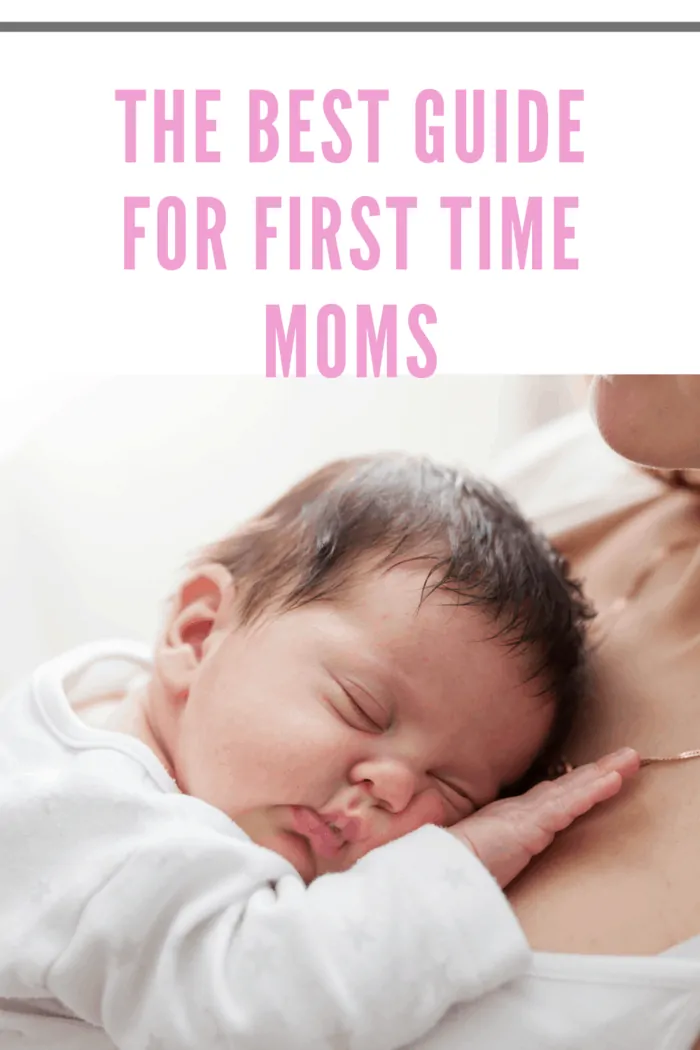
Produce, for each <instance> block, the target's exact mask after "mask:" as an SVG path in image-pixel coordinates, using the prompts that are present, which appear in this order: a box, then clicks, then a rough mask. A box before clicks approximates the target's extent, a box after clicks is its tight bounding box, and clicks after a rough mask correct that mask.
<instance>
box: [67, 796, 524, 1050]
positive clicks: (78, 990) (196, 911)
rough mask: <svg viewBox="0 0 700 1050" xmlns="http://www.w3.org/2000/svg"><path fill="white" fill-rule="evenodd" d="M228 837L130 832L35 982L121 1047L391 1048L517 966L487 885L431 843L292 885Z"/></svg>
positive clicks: (513, 937) (516, 952)
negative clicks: (43, 977) (40, 980)
mask: <svg viewBox="0 0 700 1050" xmlns="http://www.w3.org/2000/svg"><path fill="white" fill-rule="evenodd" d="M190 801H194V800H190ZM200 805H202V806H203V804H200ZM206 808H207V809H208V808H209V807H206ZM125 827H126V826H125ZM228 827H229V828H230V830H228V829H227V828H226V827H225V826H224V824H223V823H220V824H219V826H204V825H203V824H201V823H197V822H195V821H189V822H179V823H178V822H172V821H170V822H165V823H164V822H163V821H159V820H153V821H150V822H149V821H148V820H145V821H144V820H143V818H141V819H140V820H139V822H138V830H137V831H136V832H133V833H131V837H130V839H129V849H128V851H126V852H125V853H124V855H123V856H122V858H121V860H119V862H118V863H117V862H116V861H115V857H116V856H117V855H118V853H117V852H115V850H114V848H113V844H112V845H111V846H110V850H109V858H110V860H109V864H107V865H106V866H105V865H104V864H103V865H102V868H101V870H102V872H103V875H102V877H101V878H100V880H99V885H97V886H96V887H95V888H94V892H93V893H91V894H90V895H89V896H88V897H86V900H85V903H84V906H83V907H82V910H81V912H80V915H79V917H78V918H77V921H76V922H75V924H74V927H73V929H72V930H71V934H70V937H69V938H68V939H67V941H66V943H65V944H64V945H63V947H62V950H61V951H60V952H59V953H58V954H57V957H56V958H55V960H54V962H53V964H52V965H51V967H50V969H49V972H48V975H47V985H48V991H49V993H50V994H51V995H53V996H55V997H56V998H57V999H59V1000H60V1001H61V1002H62V1003H64V1004H65V1005H66V1006H67V1007H68V1008H69V1009H70V1010H72V1011H73V1012H74V1013H75V1014H77V1015H78V1016H79V1017H82V1018H84V1019H85V1020H87V1021H89V1022H91V1023H93V1024H95V1025H97V1026H99V1027H101V1028H103V1029H104V1030H105V1031H106V1033H107V1034H108V1036H109V1037H110V1038H111V1039H112V1040H113V1042H114V1043H115V1045H116V1046H117V1047H118V1048H119V1050H192V1048H193V1047H206V1048H207V1050H224V1048H226V1050H232V1048H234V1047H235V1048H236V1050H270V1048H272V1047H280V1048H282V1047H284V1050H336V1048H340V1047H343V1048H344V1050H394V1048H399V1047H401V1046H404V1045H405V1044H406V1043H409V1042H412V1041H413V1040H415V1039H417V1038H419V1037H420V1036H421V1035H423V1034H424V1033H425V1032H426V1031H428V1030H429V1029H430V1028H431V1027H432V1026H433V1025H435V1024H436V1023H437V1022H438V1021H439V1020H440V1018H441V1017H442V1016H443V1015H444V1013H445V1012H446V1011H447V1010H448V1008H449V1007H450V1006H452V1005H453V1004H455V1003H457V1002H465V1001H468V1000H473V999H475V998H477V997H479V996H481V995H483V994H485V993H486V992H487V991H489V990H491V989H493V988H495V987H496V986H498V985H500V984H502V983H503V982H505V981H508V980H510V979H512V978H513V977H515V976H516V975H517V974H518V973H520V972H522V970H523V969H524V967H525V966H526V964H527V962H528V959H529V954H530V953H529V949H528V946H527V943H526V941H525V938H524V935H523V933H522V931H521V929H520V926H519V925H518V923H517V920H516V919H515V916H514V914H513V912H512V910H511V908H510V906H509V904H508V903H507V901H506V898H505V896H504V895H503V893H502V892H501V890H500V888H499V887H498V885H497V884H496V882H495V881H494V880H493V879H492V877H491V876H490V874H489V873H488V872H487V871H486V869H485V868H484V867H483V866H482V865H481V863H480V862H479V861H478V860H477V859H476V857H475V856H474V855H473V854H472V853H471V852H470V851H469V850H468V849H467V848H466V847H465V846H463V845H462V844H461V843H459V842H458V841H457V840H456V839H455V838H454V837H453V836H451V835H449V834H448V833H447V832H445V831H443V830H442V829H439V828H437V827H434V826H428V827H424V828H421V829H419V830H418V831H415V832H413V833H412V834H410V835H408V836H406V837H405V838H403V839H400V840H397V841H395V842H392V843H389V844H388V845H386V846H383V847H381V848H379V849H377V850H374V851H373V852H371V853H369V854H368V855H367V856H366V857H364V858H363V859H362V860H361V861H359V862H358V863H357V864H356V865H355V866H354V867H353V868H352V869H351V870H350V871H348V872H344V873H341V874H331V875H323V876H321V877H320V878H318V879H317V880H316V881H315V882H313V883H312V884H311V885H310V886H308V887H307V886H305V885H304V883H303V881H302V880H301V878H300V877H299V876H298V874H297V873H296V871H295V870H294V869H293V868H292V866H291V865H290V864H288V863H287V861H286V860H284V859H283V858H282V857H280V856H278V855H277V854H276V853H273V852H272V851H270V850H267V849H264V848H262V847H260V846H257V845H255V844H254V843H252V842H251V841H250V840H249V839H248V838H247V837H246V836H245V835H244V834H243V833H242V832H241V831H240V830H239V829H237V828H236V827H235V825H233V824H230V822H228ZM126 837H127V838H128V836H126ZM104 841H105V842H106V841H107V839H105V840H104ZM89 850H90V847H89V844H86V853H87V852H89ZM93 853H94V854H99V847H98V848H97V849H96V851H93ZM93 863H96V864H97V867H96V869H95V870H97V869H98V868H100V864H99V860H95V861H93ZM108 869H109V870H108Z"/></svg>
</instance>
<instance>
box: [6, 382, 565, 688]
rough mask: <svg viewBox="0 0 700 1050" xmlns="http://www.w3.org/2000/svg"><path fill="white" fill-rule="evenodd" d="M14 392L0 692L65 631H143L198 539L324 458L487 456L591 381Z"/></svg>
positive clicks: (69, 386) (77, 639)
mask: <svg viewBox="0 0 700 1050" xmlns="http://www.w3.org/2000/svg"><path fill="white" fill-rule="evenodd" d="M22 393H23V395H24V396H23V397H21V398H19V397H15V398H13V399H10V398H3V397H2V395H1V394H0V422H1V423H2V424H3V426H0V504H1V506H2V513H1V514H0V638H1V639H2V642H1V644H0V693H1V692H2V690H3V688H4V687H5V686H6V685H8V684H9V682H11V681H12V680H14V679H15V678H17V677H18V676H20V675H22V674H25V673H27V672H28V671H29V670H30V669H31V668H32V667H33V666H35V665H36V664H37V663H39V662H41V661H42V660H44V659H47V658H48V657H50V656H52V655H54V654H56V653H58V652H60V651H61V650H63V649H66V648H68V647H70V646H73V645H78V644H80V643H82V642H85V641H90V640H93V639H99V638H103V637H110V636H127V637H138V638H141V639H142V640H144V641H146V642H148V641H150V640H152V639H153V638H154V637H155V633H156V630H157V628H158V623H159V619H160V615H161V611H162V608H163V602H164V600H165V599H166V597H167V596H168V595H169V594H170V593H172V591H173V589H174V587H175V585H176V582H177V580H178V579H179V577H180V575H181V570H182V569H183V567H184V566H185V564H186V563H187V561H188V560H189V559H190V558H191V556H192V554H193V552H195V551H197V550H198V549H199V548H201V547H202V546H203V545H204V544H205V543H207V542H209V541H211V540H213V539H215V538H218V537H220V536H222V535H224V534H225V533H227V532H229V531H230V530H231V529H233V528H234V527H235V526H236V525H238V524H239V523H240V522H242V521H243V520H244V519H245V518H247V517H249V516H250V515H253V514H255V513H257V512H258V511H260V510H261V509H262V508H263V507H264V506H265V505H266V504H267V503H269V502H270V501H271V500H272V499H273V498H276V497H277V496H278V495H280V494H281V492H282V491H283V490H284V489H285V488H286V487H288V486H289V485H291V484H292V483H293V482H295V481H297V480H298V479H299V478H300V477H301V476H302V475H304V474H306V473H308V472H309V471H311V470H313V469H314V468H316V467H318V466H320V465H321V464H323V463H325V462H327V461H328V460H330V459H334V458H336V457H339V456H347V455H358V454H362V453H367V452H375V451H378V450H382V449H385V450H391V449H403V450H405V451H408V452H412V453H420V454H428V455H431V456H433V457H436V458H438V459H441V460H445V461H448V462H452V463H459V464H463V465H466V466H467V467H469V468H471V469H472V470H474V471H477V472H484V471H488V469H489V467H490V465H491V464H492V463H493V461H494V459H496V458H497V457H499V456H500V454H502V453H503V452H504V450H505V449H506V447H507V446H508V445H510V443H511V442H513V441H515V440H516V439H517V438H519V437H520V436H521V435H522V434H523V433H525V432H526V431H527V430H528V429H530V428H531V427H532V425H533V424H535V423H538V422H542V421H544V420H546V419H548V418H549V417H551V416H554V415H557V414H559V413H561V412H564V411H566V410H568V409H570V408H572V407H576V406H577V404H578V403H580V402H581V399H582V396H583V390H582V387H581V385H579V384H576V383H575V382H573V381H571V380H566V381H565V380H563V379H561V378H559V379H557V378H556V377H550V378H549V379H546V378H545V377H539V378H538V379H526V378H524V377H505V376H497V377H473V376H450V377H436V378H435V380H433V381H432V382H431V383H416V382H415V381H413V380H411V379H408V378H398V379H396V380H393V381H390V380H378V381H375V382H373V383H369V384H368V383H366V382H363V381H362V380H357V379H355V380H339V381H338V382H336V383H332V384H328V383H326V381H325V380H322V379H318V378H310V379H308V380H307V382H305V383H292V384H285V383H271V382H269V381H268V380H266V379H263V378H256V377H231V376H217V377H201V376H187V377H181V376H170V377H166V376H155V377H119V378H112V379H104V380H100V379H98V378H96V377H92V378H88V377H83V378H81V379H80V380H79V381H78V380H77V379H73V380H72V381H71V380H69V379H64V380H63V381H62V382H61V383H60V384H59V385H58V386H57V385H56V382H55V381H51V382H49V381H46V380H45V381H43V382H40V383H34V384H32V385H31V386H30V387H25V388H24V390H23V391H22ZM41 416H43V419H42V418H40V417H41ZM3 437H4V438H5V441H4V443H3Z"/></svg>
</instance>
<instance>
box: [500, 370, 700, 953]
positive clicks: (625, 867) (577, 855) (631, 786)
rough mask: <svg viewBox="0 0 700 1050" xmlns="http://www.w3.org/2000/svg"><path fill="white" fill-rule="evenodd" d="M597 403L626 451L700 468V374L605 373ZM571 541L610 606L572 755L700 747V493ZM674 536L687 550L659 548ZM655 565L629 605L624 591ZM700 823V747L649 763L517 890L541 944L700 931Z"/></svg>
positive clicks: (642, 944)
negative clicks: (693, 755)
mask: <svg viewBox="0 0 700 1050" xmlns="http://www.w3.org/2000/svg"><path fill="white" fill-rule="evenodd" d="M693 393H694V394H695V405H696V406H697V407H696V411H695V412H693V411H691V410H690V408H689V405H690V402H691V400H692V397H693ZM592 404H593V407H594V411H595V412H596V413H597V419H598V421H599V424H600V427H601V432H602V434H603V437H605V438H606V440H608V442H609V444H611V446H613V447H615V450H616V451H619V452H621V453H624V454H625V456H626V457H628V458H631V459H634V460H635V461H641V462H643V463H646V464H649V463H651V462H654V464H655V465H656V466H659V467H664V468H666V467H674V468H675V467H695V466H700V453H699V452H698V450H699V449H700V377H697V376H620V377H618V376H615V377H613V378H612V382H609V381H606V380H598V381H597V382H594V384H593V387H592ZM557 543H558V546H560V548H561V549H562V550H563V551H564V553H565V554H566V555H567V556H568V557H569V558H570V560H571V564H572V569H573V572H574V574H575V575H576V576H578V577H579V578H581V579H582V580H583V582H584V587H585V590H586V593H587V594H588V595H589V597H590V598H591V599H592V600H593V603H594V605H595V607H596V608H597V609H598V611H599V617H598V618H597V620H596V621H594V622H593V625H592V628H591V640H592V643H593V644H594V646H597V648H595V649H594V652H593V654H592V679H593V681H592V689H591V695H590V699H589V701H588V703H587V704H586V706H585V708H584V709H583V710H582V712H581V716H580V718H579V719H578V724H577V725H576V727H575V729H574V732H573V734H572V737H571V740H570V742H569V746H568V748H567V756H566V757H567V758H569V759H570V761H572V762H574V763H579V762H584V761H587V760H588V759H590V758H591V757H593V756H595V755H596V754H602V753H605V752H607V751H610V750H612V749H613V748H615V747H618V746H620V745H622V744H626V745H629V746H631V747H634V748H636V749H637V750H638V751H640V753H641V754H642V755H670V754H674V753H677V752H680V751H686V750H690V749H695V748H700V492H695V493H694V492H689V491H686V490H672V489H669V491H668V492H667V493H665V494H663V495H662V496H660V497H658V498H656V499H654V500H651V501H650V502H648V503H646V504H644V505H643V506H641V507H637V508H633V509H632V510H631V511H627V512H625V513H623V514H618V515H616V516H614V517H613V518H611V519H608V520H607V521H606V522H603V523H600V522H598V523H595V524H594V525H592V526H588V527H584V528H581V529H577V530H574V531H572V532H570V533H568V534H566V535H565V536H563V537H559V538H558V540H557ZM669 546H674V548H680V549H675V551H674V552H672V553H667V554H665V555H664V556H661V555H660V554H659V552H660V551H664V549H665V548H668V547H669ZM649 567H652V571H651V572H650V573H649V575H648V577H647V579H646V581H645V582H644V584H643V586H642V587H641V589H640V590H639V592H638V594H637V595H636V596H635V597H634V598H633V600H631V601H630V602H629V604H628V605H627V606H626V607H625V608H623V609H622V610H621V611H620V610H619V607H617V606H614V605H613V603H614V602H615V600H616V599H617V598H620V597H624V596H626V595H627V594H628V593H629V592H630V590H631V589H632V588H633V586H634V584H635V582H636V581H637V579H638V577H639V574H640V572H642V571H643V570H645V569H647V568H649ZM698 828H700V759H698V760H694V761H688V762H681V763H676V764H662V765H658V766H651V767H647V768H645V769H643V770H642V771H641V772H640V773H639V774H638V776H637V777H636V778H635V779H634V780H633V781H631V782H629V783H628V784H626V785H625V787H624V788H623V791H622V793H621V794H620V796H618V798H616V799H614V800H613V801H612V802H610V803H608V804H606V806H604V807H601V808H600V809H597V810H595V811H594V812H593V813H591V814H590V815H589V816H587V817H584V818H583V819H582V820H581V821H579V822H578V823H576V824H575V825H574V826H573V827H572V828H570V829H569V830H568V831H566V832H564V833H563V834H562V835H561V836H559V837H558V838H557V840H556V841H555V843H554V845H553V846H552V847H551V848H550V850H549V851H548V852H547V853H546V854H545V855H544V856H543V857H542V858H540V859H539V860H537V861H535V862H534V863H533V864H532V865H531V866H530V868H528V869H527V871H526V872H525V873H524V874H523V875H522V876H521V877H520V879H519V880H518V881H517V882H516V883H514V884H513V885H512V886H511V887H510V889H509V891H508V894H509V897H510V899H511V901H512V903H513V905H514V908H515V910H516V912H517V914H518V917H519V919H520V921H521V923H522V925H523V927H524V929H525V933H526V934H527V936H528V938H529V940H530V942H531V944H532V946H533V948H535V949H537V950H543V951H561V952H574V953H585V954H590V953H593V954H595V953H602V954H614V955H623V954H639V955H646V954H655V953H658V952H661V951H664V950H666V949H668V948H670V947H672V946H673V945H675V944H678V943H679V942H681V941H683V940H686V939H687V938H689V937H693V936H695V935H696V934H698V933H700V878H698V872H700V836H699V835H698V833H697V829H698Z"/></svg>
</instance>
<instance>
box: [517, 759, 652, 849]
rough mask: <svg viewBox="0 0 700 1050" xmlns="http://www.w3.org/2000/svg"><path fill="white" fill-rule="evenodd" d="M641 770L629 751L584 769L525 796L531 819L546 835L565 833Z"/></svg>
mask: <svg viewBox="0 0 700 1050" xmlns="http://www.w3.org/2000/svg"><path fill="white" fill-rule="evenodd" d="M637 769H639V755H638V754H637V752H636V751H632V750H631V749H630V748H625V749H624V750H623V751H619V752H617V753H616V754H614V755H607V756H606V757H605V758H603V759H601V760H600V761H599V762H592V763H590V764H589V765H586V766H581V767H580V768H579V769H575V770H574V771H573V772H571V773H567V774H566V775H565V776H562V777H559V778H558V779H557V780H554V781H551V782H549V783H546V784H538V786H537V787H536V788H533V790H532V791H529V792H528V793H527V794H526V795H523V797H522V802H523V803H524V804H525V806H526V808H527V809H528V810H529V815H530V817H531V818H532V819H534V820H535V822H536V824H537V825H539V827H540V828H541V829H542V830H543V831H546V832H549V833H550V834H555V833H556V832H558V831H563V830H564V828H567V827H568V826H569V825H570V824H572V823H573V822H574V820H576V818H577V817H581V816H583V814H584V813H587V812H588V811H589V810H590V809H592V808H593V807H594V806H596V805H598V803H599V802H605V801H606V799H609V798H612V797H613V796H614V795H616V794H617V793H618V791H619V790H620V788H621V787H622V781H623V778H624V777H627V776H631V775H632V773H634V772H636V770H637Z"/></svg>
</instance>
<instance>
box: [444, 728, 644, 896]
mask: <svg viewBox="0 0 700 1050" xmlns="http://www.w3.org/2000/svg"><path fill="white" fill-rule="evenodd" d="M638 769H639V755H638V754H637V752H636V751H632V750H631V748H625V749H623V750H622V751H616V752H615V754H613V755H606V757H605V758H603V759H601V760H600V761H599V762H591V763H590V764H589V765H586V766H581V767H580V768H579V769H575V770H574V771H573V773H567V774H566V775H565V776H562V777H558V778H557V780H551V781H546V782H544V783H542V784H538V785H537V787H534V788H532V789H531V790H530V791H528V792H527V793H526V794H524V795H521V796H520V797H518V798H508V799H503V800H501V801H499V802H492V803H491V804H490V805H488V806H484V808H483V809H480V810H479V812H478V813H474V814H473V816H471V817H467V818H466V820H462V821H460V822H459V824H455V825H454V826H453V827H451V828H448V831H450V832H451V833H452V834H453V835H455V836H456V837H457V838H458V839H459V840H460V841H461V842H463V843H464V844H465V845H466V846H468V847H469V848H470V849H472V850H473V851H474V853H476V855H477V857H478V858H479V860H480V861H481V862H482V864H484V865H485V867H487V868H488V870H489V871H490V872H491V874H492V875H493V876H494V878H495V879H496V880H497V882H498V883H499V885H501V886H507V885H508V883H509V882H512V881H513V879H514V878H515V877H516V875H519V874H520V872H521V871H522V870H523V868H524V867H526V866H527V865H528V864H529V863H530V861H531V860H532V858H533V857H535V856H537V854H538V853H542V851H543V850H545V849H546V848H547V846H549V845H550V843H551V842H552V840H553V839H554V836H555V835H556V834H557V832H558V831H563V830H564V828H568V826H569V825H570V824H572V823H573V822H574V821H575V820H576V818H577V817H580V816H582V815H583V814H584V813H587V812H588V810H589V809H592V808H593V806H596V805H597V804H598V803H599V802H604V801H605V799H608V798H612V797H613V795H616V794H617V793H618V791H619V790H620V788H621V787H622V781H623V779H624V778H625V777H628V776H631V775H632V774H634V773H636V772H637V770H638Z"/></svg>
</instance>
